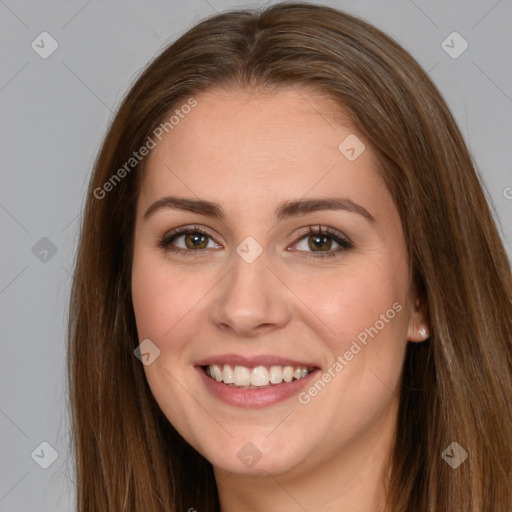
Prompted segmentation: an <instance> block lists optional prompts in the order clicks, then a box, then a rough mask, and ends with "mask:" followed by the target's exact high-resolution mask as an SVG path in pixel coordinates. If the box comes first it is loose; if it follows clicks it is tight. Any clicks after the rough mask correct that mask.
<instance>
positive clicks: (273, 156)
mask: <svg viewBox="0 0 512 512" xmlns="http://www.w3.org/2000/svg"><path fill="white" fill-rule="evenodd" d="M195 100H196V102H197V104H196V105H195V106H194V107H193V108H192V109H184V111H185V110H186V111H187V112H188V113H187V114H184V113H183V112H182V113H181V116H179V121H178V122H177V123H176V124H175V125H173V127H172V129H170V130H169V131H168V133H165V132H164V134H163V137H162V139H161V141H160V142H158V143H157V146H156V147H155V148H154V149H153V150H152V151H151V153H150V155H149V156H148V160H147V162H146V168H145V171H144V176H143V180H142V187H141V194H140V200H141V202H143V203H147V202H149V201H151V200H153V201H154V200H156V199H158V197H160V196H162V195H164V194H165V193H173V194H174V195H184V196H187V197H190V196H194V195H196V196H199V197H203V198H209V197H210V198H212V199H213V200H215V201H218V200H219V198H220V199H222V197H223V196H226V197H228V196H229V197H230V200H231V201H234V202H236V201H237V200H238V201H239V202H240V204H241V205H243V204H244V202H247V201H250V200H251V199H256V198H260V199H263V197H265V198H266V199H268V200H269V203H271V202H278V201H279V200H282V199H289V198H290V197H293V198H298V197H304V196H306V195H307V196H315V194H321V195H324V196H325V195H326V194H327V195H331V196H332V195H335V194H336V193H339V194H343V195H347V194H349V195H351V196H352V198H353V199H354V200H360V201H362V200H363V199H364V195H365V193H364V192H365V191H366V195H368V193H371V192H372V190H373V191H375V190H376V187H377V188H379V187H380V188H381V189H382V182H381V181H380V180H379V179H378V176H377V173H376V172H375V169H376V168H377V165H378V164H377V161H376V158H375V155H374V154H373V152H372V150H371V148H370V146H369V144H368V142H367V141H364V139H363V137H362V136H361V135H358V134H356V132H355V129H354V127H353V125H352V122H351V121H350V117H349V116H348V114H347V113H345V112H344V111H343V109H342V108H341V107H340V106H339V105H337V104H336V103H335V102H334V101H333V100H332V99H329V98H327V97H326V96H321V95H319V94H317V93H315V92H313V91H311V90H308V89H299V88H289V89H281V90H278V91H274V92H269V91H257V90H242V89H231V90H224V89H213V90H209V91H206V92H203V93H201V94H199V95H197V96H195ZM186 101H187V99H185V100H184V101H183V104H185V102H186ZM176 108H177V109H179V108H180V105H179V104H178V105H177V106H176ZM347 140H348V141H349V142H351V145H352V146H354V143H355V146H354V147H355V149H356V150H357V151H358V152H359V151H361V148H364V150H362V152H361V154H360V155H359V156H358V157H357V158H356V159H355V160H351V159H349V158H347V155H346V154H344V153H343V151H340V143H341V144H342V146H341V147H342V149H346V148H344V146H343V144H344V141H347ZM357 144H360V145H359V146H358V145H357ZM363 144H364V146H363ZM349 145H350V144H349ZM272 198H274V199H275V201H272Z"/></svg>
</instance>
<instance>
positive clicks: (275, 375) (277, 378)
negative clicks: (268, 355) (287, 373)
mask: <svg viewBox="0 0 512 512" xmlns="http://www.w3.org/2000/svg"><path fill="white" fill-rule="evenodd" d="M270 382H271V383H272V384H281V382H283V369H282V367H281V366H271V367H270Z"/></svg>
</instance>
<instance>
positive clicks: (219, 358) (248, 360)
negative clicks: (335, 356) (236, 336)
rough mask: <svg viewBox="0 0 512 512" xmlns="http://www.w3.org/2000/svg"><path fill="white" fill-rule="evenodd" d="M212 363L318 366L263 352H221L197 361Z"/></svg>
mask: <svg viewBox="0 0 512 512" xmlns="http://www.w3.org/2000/svg"><path fill="white" fill-rule="evenodd" d="M212 364H218V365H223V364H229V365H231V366H244V367H246V368H256V367H257V366H303V367H305V368H316V366H315V365H314V364H311V363H308V362H304V361H298V360H296V359H287V358H284V357H279V356H273V355H270V354H262V355H259V356H242V355H239V354H221V355H216V356H210V357H207V358H205V359H202V360H201V361H198V362H197V363H196V366H210V365H212Z"/></svg>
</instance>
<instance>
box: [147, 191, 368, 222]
mask: <svg viewBox="0 0 512 512" xmlns="http://www.w3.org/2000/svg"><path fill="white" fill-rule="evenodd" d="M162 209H172V210H183V211H188V212H193V213H198V214H201V215H206V216H207V217H212V218H217V219H220V220H225V214H224V211H223V209H222V207H221V206H220V205H219V204H218V203H215V202H213V201H206V200H205V199H195V198H187V197H178V196H166V197H162V198H161V199H158V201H155V202H154V203H153V204H152V205H151V206H150V207H149V208H148V209H147V210H146V212H145V213H144V219H148V218H149V217H151V216H152V215H154V214H155V213H156V212H157V211H159V210H162ZM321 210H344V211H347V212H350V213H356V214H358V215H361V216H362V217H364V218H365V219H366V220H368V221H369V222H372V223H374V222H375V218H374V217H373V216H372V215H371V214H370V212H369V211H368V210H367V209H366V208H364V207H363V206H361V205H360V204H357V203H355V202H354V201H351V200H350V199H348V198H346V197H322V198H310V199H299V200H296V201H284V202H283V203H280V204H279V205H278V207H277V208H276V211H275V215H276V217H277V220H278V221H281V220H284V219H287V218H290V217H294V216H300V215H307V214H308V213H312V212H316V211H321Z"/></svg>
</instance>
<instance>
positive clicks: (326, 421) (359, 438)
mask: <svg viewBox="0 0 512 512" xmlns="http://www.w3.org/2000/svg"><path fill="white" fill-rule="evenodd" d="M196 100H197V105H196V106H195V107H194V108H193V109H192V110H191V111H190V113H188V115H186V116H184V117H183V118H182V119H180V121H179V124H176V125H175V126H174V127H173V129H172V130H170V131H169V132H168V133H167V134H165V135H164V137H163V138H162V140H161V141H160V142H159V143H158V145H157V146H156V148H155V149H153V150H152V152H151V154H150V155H149V157H148V161H147V168H146V170H145V175H144V179H143V181H142V186H141V190H140V195H139V199H138V204H137V216H136V226H135V242H134V259H133V268H132V296H133V307H134V312H135V317H136V322H137V330H138V336H139V340H140V341H141V342H142V341H143V340H146V339H149V340H151V342H150V343H151V344H150V345H148V346H150V347H152V348H151V351H150V352H151V353H152V354H153V356H151V357H150V358H149V359H148V361H150V360H151V361H152V362H151V363H150V364H147V365H145V366H144V370H145V373H146V377H147V380H148V383H149V386H150V387H151V390H152V393H153V394H154V396H155V398H156V400H157V402H158V404H159V406H160V407H161V409H162V411H163V412H164V414H165V415H166V417H167V418H168V419H169V421H170V422H171V423H172V424H173V425H174V427H175V428H176V429H177V430H178V432H180V434H181V435H182V436H183V437H184V438H185V439H186V441H188V442H189V443H190V444H191V445H192V446H193V447H194V448H195V449H196V450H197V451H199V452H200V453H201V454H203V455H204V456H205V457H206V458H207V459H208V460H209V461H210V462H211V463H212V464H213V466H214V467H215V468H216V470H219V471H222V470H225V471H229V472H233V473H244V474H254V475H259V474H261V475H262V474H266V472H271V473H273V474H279V473H282V474H284V473H288V474H291V473H293V472H299V471H311V470H313V469H314V468H320V467H323V468H327V467H331V465H332V464H336V460H341V459H342V458H344V459H345V460H347V458H350V457H351V454H352V453H353V451H354V450H355V449H356V447H359V448H358V449H364V447H365V446H369V445H368V443H372V442H375V443H379V442H381V443H382V439H384V437H386V435H387V436H388V437H387V439H388V440H389V435H391V434H390V432H391V431H392V428H393V422H394V420H395V417H396V411H397V405H398V400H397V391H398V388H399V384H400V376H401V367H402V363H403V358H404V353H405V352H404V351H405V346H406V342H407V340H411V341H419V340H416V339H415V334H414V333H415V332H416V331H417V327H418V322H419V320H418V316H417V314H416V312H415V310H414V308H413V307H412V306H411V305H410V303H409V302H408V296H409V284H410V283H409V280H408V275H409V268H408V263H407V261H408V260H407V249H406V245H405V242H404V236H403V232H402V229H401V223H400V219H399V216H398V213H397V210H396V208H395V206H394V204H393V202H392V199H391V196H390V194H389V192H388V191H387V189H386V188H385V186H384V184H383V182H382V181H381V179H380V178H379V176H378V174H377V172H376V169H377V162H376V159H375V155H374V154H373V153H372V150H371V147H370V145H369V142H368V141H365V140H364V139H363V137H362V136H360V135H358V134H357V133H356V132H355V130H354V129H353V128H352V127H351V123H350V121H349V119H348V117H347V118H346V120H345V122H342V119H343V118H342V117H340V116H338V117H337V118H336V119H334V117H333V116H332V112H333V109H334V108H335V107H334V105H333V104H332V103H330V102H329V101H328V100H327V99H325V98H321V97H320V96H317V95H315V94H314V93H312V92H311V91H309V92H308V91H305V90H302V91H300V90H297V89H295V90H294V89H290V90H288V89H285V90H282V91H280V92H277V93H274V94H269V93H266V94H263V93H261V92H254V91H252V92H251V91H247V90H232V91H229V92H227V91H220V90H210V91H207V92H204V93H202V94H201V95H198V96H196ZM337 108H338V110H339V107H337ZM347 137H349V138H348V139H347ZM343 141H344V142H343ZM340 143H342V144H341V146H340ZM361 144H364V147H363V146H362V145H361ZM184 199H187V201H183V200H184ZM180 200H181V202H180ZM205 202H208V203H205ZM211 203H214V204H211ZM146 343H148V342H146ZM153 351H154V352H153ZM158 351H159V354H158ZM208 373H210V374H211V376H209V375H208ZM290 379H291V381H290ZM225 381H226V382H225Z"/></svg>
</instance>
